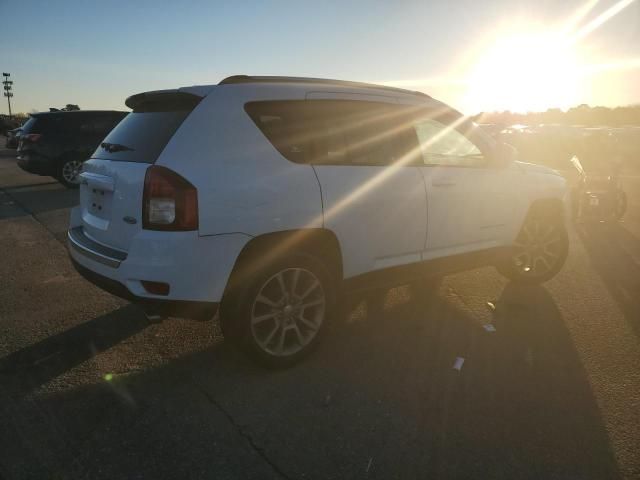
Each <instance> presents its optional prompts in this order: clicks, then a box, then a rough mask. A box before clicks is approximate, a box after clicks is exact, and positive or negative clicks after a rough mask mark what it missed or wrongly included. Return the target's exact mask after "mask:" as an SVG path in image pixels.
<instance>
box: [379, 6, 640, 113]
mask: <svg viewBox="0 0 640 480" xmlns="http://www.w3.org/2000/svg"><path fill="white" fill-rule="evenodd" d="M636 2H638V0H618V1H617V2H603V1H601V0H586V1H585V2H584V3H583V4H582V5H580V7H579V8H578V9H576V10H575V11H574V12H573V14H572V15H570V16H569V17H568V18H567V19H565V20H563V21H560V22H559V23H557V24H555V25H548V24H546V25H540V24H536V23H534V22H533V21H532V20H531V19H526V18H523V17H514V18H510V19H509V21H508V23H507V24H502V25H497V26H496V27H495V29H494V31H493V32H492V34H491V36H490V37H488V38H487V39H485V40H484V41H482V40H476V41H475V42H474V46H473V47H472V48H470V49H468V50H467V51H466V52H465V53H464V56H463V57H462V58H461V60H460V62H459V63H458V64H457V66H455V67H454V68H453V69H452V71H451V73H447V74H441V75H435V76H431V77H427V78H414V79H405V80H399V79H398V80H392V81H387V82H381V83H383V84H385V85H389V86H396V87H404V88H409V89H415V90H423V91H426V92H429V93H433V94H436V96H439V95H438V94H441V96H442V97H443V99H445V100H447V101H450V102H452V103H454V104H455V105H457V106H459V107H460V108H461V109H462V110H463V111H467V112H476V113H477V112H481V111H499V110H510V111H513V112H520V113H525V112H531V111H544V110H547V109H549V108H560V109H563V110H564V109H567V108H570V107H572V106H575V105H578V104H580V103H588V102H589V101H590V100H589V99H590V98H593V97H594V92H595V93H597V94H598V96H599V97H600V98H603V96H607V98H611V97H612V96H613V92H609V93H605V92H603V91H602V90H601V89H602V86H603V85H606V84H607V82H609V83H611V82H614V81H615V79H614V77H612V76H611V75H615V74H616V72H624V71H629V70H632V69H640V58H638V57H635V58H629V59H615V60H613V61H612V60H609V59H604V61H603V59H602V58H600V59H598V58H597V57H598V55H597V54H594V53H595V50H594V49H593V45H592V44H591V42H589V39H588V37H589V36H590V35H591V34H593V33H594V32H595V31H596V30H598V29H600V28H601V27H602V26H603V25H605V24H606V23H607V22H609V21H610V20H612V19H614V17H616V16H617V15H619V14H620V13H621V12H624V11H625V9H627V7H629V6H630V5H632V4H634V3H636ZM607 3H608V5H607ZM607 75H609V77H608V78H606V77H607ZM596 76H599V78H597V79H596V78H594V77H596ZM612 85H613V83H612ZM596 90H597V91H596Z"/></svg>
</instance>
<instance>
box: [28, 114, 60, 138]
mask: <svg viewBox="0 0 640 480" xmlns="http://www.w3.org/2000/svg"><path fill="white" fill-rule="evenodd" d="M59 123H60V119H59V118H58V117H55V116H49V115H44V116H38V117H31V118H29V120H27V122H26V123H25V124H24V125H23V126H22V133H23V134H25V135H27V134H29V133H46V132H51V131H54V130H57V129H58V124H59Z"/></svg>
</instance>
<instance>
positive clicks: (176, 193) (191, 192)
mask: <svg viewBox="0 0 640 480" xmlns="http://www.w3.org/2000/svg"><path fill="white" fill-rule="evenodd" d="M142 228H144V229H147V230H165V231H166V230H169V231H186V230H197V229H198V191H197V189H196V187H194V186H193V185H191V183H189V182H188V181H187V180H185V179H184V178H183V177H181V176H180V175H178V174H177V173H176V172H174V171H173V170H170V169H168V168H166V167H161V166H158V165H153V166H151V167H149V168H148V169H147V173H146V174H145V177H144V193H143V196H142Z"/></svg>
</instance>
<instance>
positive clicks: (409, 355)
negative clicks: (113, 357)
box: [3, 284, 619, 479]
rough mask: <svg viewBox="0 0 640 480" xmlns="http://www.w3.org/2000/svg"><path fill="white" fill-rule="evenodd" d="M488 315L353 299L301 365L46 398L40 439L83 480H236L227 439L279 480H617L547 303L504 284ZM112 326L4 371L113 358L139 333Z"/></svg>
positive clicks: (397, 297)
mask: <svg viewBox="0 0 640 480" xmlns="http://www.w3.org/2000/svg"><path fill="white" fill-rule="evenodd" d="M494 303H495V304H496V310H495V312H494V315H493V318H494V321H493V325H494V327H495V329H496V331H495V332H491V331H487V330H486V329H485V328H483V325H482V323H481V322H480V321H478V319H477V318H474V316H473V315H472V314H470V313H469V312H468V311H466V310H464V309H461V308H459V307H458V306H456V305H455V304H453V303H452V302H451V301H450V299H448V298H445V297H444V296H443V295H424V294H423V293H422V292H418V291H417V289H416V288H413V289H412V288H410V287H403V288H399V289H393V290H390V291H387V292H376V293H375V294H373V295H371V294H367V295H354V296H350V298H349V299H348V301H347V302H346V304H345V305H346V307H345V308H346V312H345V315H344V317H345V318H344V322H342V321H341V322H336V325H335V326H334V327H333V329H332V331H331V332H330V335H328V338H327V339H326V341H325V344H324V345H323V346H322V347H321V348H320V349H319V351H318V352H316V354H315V355H313V356H312V357H310V358H308V359H307V360H306V361H305V362H304V363H302V364H300V365H297V366H295V367H293V368H290V369H288V370H281V371H269V370H264V369H262V368H260V367H256V366H254V365H253V364H251V363H250V362H248V361H247V360H246V359H245V358H244V357H243V356H241V355H240V354H238V353H237V352H235V350H233V349H231V348H230V347H229V346H228V345H226V343H222V345H220V346H216V347H214V348H211V349H209V350H204V351H198V352H192V353H188V354H185V355H184V356H182V357H180V358H178V359H176V360H174V361H171V362H169V363H168V364H165V365H164V366H160V367H156V368H151V369H148V370H146V371H143V372H140V373H134V374H130V375H122V376H116V377H114V378H112V379H110V380H109V381H104V382H101V383H98V384H93V385H84V386H81V387H77V388H71V389H69V390H67V391H63V392H60V393H56V394H54V395H49V396H46V397H42V398H40V399H39V400H38V407H37V409H38V412H39V415H44V416H46V417H47V418H50V417H53V422H54V423H55V424H56V425H58V428H56V429H54V430H50V431H46V429H43V431H42V435H44V436H45V437H43V438H46V436H47V435H48V436H49V437H50V438H51V440H52V441H59V442H61V444H62V445H64V446H65V452H67V453H66V455H70V456H71V457H72V458H74V459H75V464H76V465H78V464H79V465H82V468H83V471H85V472H88V473H87V475H88V477H89V478H108V476H112V477H113V476H115V477H118V476H124V475H131V474H132V472H139V473H140V474H141V475H143V476H144V477H145V478H177V477H180V476H184V475H185V474H186V473H187V472H189V471H190V470H189V469H194V468H195V469H196V470H197V471H200V470H198V469H200V468H205V467H206V468H205V470H204V471H205V472H206V474H207V475H208V476H216V473H220V472H222V470H218V469H221V468H223V464H224V465H227V466H228V465H229V464H230V463H232V464H236V465H237V468H239V470H238V471H237V472H236V474H237V475H239V474H240V473H241V472H242V471H243V470H242V466H243V462H245V461H246V458H245V457H244V455H246V452H244V451H232V452H229V451H226V452H224V454H222V453H221V454H220V455H216V453H215V452H217V451H218V450H219V449H220V448H221V447H220V446H221V445H225V444H228V443H229V442H231V441H232V439H231V438H230V437H229V428H231V429H232V430H233V431H235V432H236V433H237V436H238V437H239V438H240V439H242V440H243V441H244V442H245V443H246V444H247V445H248V446H249V447H250V449H252V450H254V451H255V452H257V453H258V454H259V455H260V456H261V457H263V458H264V459H267V460H268V462H267V463H268V464H270V465H274V466H277V468H278V469H279V471H281V472H285V473H286V476H287V477H288V478H300V477H302V476H305V477H306V478H504V479H515V478H580V479H602V478H607V479H615V478H619V472H618V470H617V466H616V463H615V460H614V456H613V454H612V451H611V447H610V445H609V440H608V437H607V434H606V432H605V429H604V427H603V425H602V420H601V415H600V412H599V410H598V407H597V405H596V402H595V400H594V397H593V394H592V392H591V387H590V384H589V380H588V378H587V375H586V373H585V371H584V369H583V367H582V364H581V362H580V359H579V357H578V355H577V352H576V351H575V349H574V347H573V343H572V340H571V338H570V336H569V334H568V332H567V329H566V327H565V325H564V320H563V318H562V315H561V313H560V311H559V310H558V308H557V307H556V305H555V303H554V301H553V299H552V297H551V296H550V295H549V293H548V292H547V291H546V290H545V289H544V288H542V287H518V286H516V285H513V284H509V285H507V286H506V288H505V289H504V291H503V293H502V295H501V296H500V298H499V299H498V300H496V301H495V302H494ZM121 317H122V316H121ZM114 320H115V321H121V322H123V321H122V320H116V319H115V318H113V319H108V318H106V317H101V319H97V320H96V321H94V322H96V323H95V324H93V325H92V326H90V327H87V330H85V331H83V330H80V332H81V333H74V334H72V335H71V337H69V336H68V335H69V334H67V337H65V336H64V335H63V337H62V338H67V339H69V338H70V339H75V340H74V341H66V340H65V341H62V339H59V340H57V341H50V342H47V341H45V342H42V345H36V346H34V347H33V348H32V349H29V350H28V351H26V352H19V353H18V354H15V355H13V356H12V358H11V362H10V363H11V364H13V365H19V364H21V363H23V360H22V359H28V360H29V362H30V363H31V364H33V363H34V362H33V360H34V359H38V358H44V360H43V363H45V364H49V366H47V367H38V366H36V367H34V368H35V370H33V371H32V373H31V374H30V375H31V377H32V380H31V382H32V383H33V384H38V383H42V381H46V380H47V379H50V378H52V377H53V376H54V375H56V374H59V373H60V372H61V371H63V370H64V368H69V367H71V366H73V365H75V364H77V363H78V362H79V361H82V359H86V358H88V356H90V355H93V354H94V353H95V352H94V350H93V348H94V347H91V346H90V345H91V343H93V344H94V345H97V350H99V349H102V348H108V346H109V345H112V344H114V343H115V342H117V341H119V340H120V339H122V338H124V337H126V336H129V335H130V334H132V333H135V331H137V330H138V329H140V328H144V327H143V325H142V324H139V323H137V320H136V321H134V322H133V324H130V322H131V320H130V319H129V320H127V324H126V325H124V324H122V325H120V326H117V327H116V328H114V327H113V326H112V327H110V328H109V331H111V330H113V331H114V332H118V333H112V334H109V333H105V332H104V330H103V329H102V328H101V327H100V325H106V324H108V323H112V322H113V321H114ZM96 339H98V340H96ZM56 344H57V346H55V347H54V346H53V345H56ZM62 346H65V348H68V347H69V346H70V347H72V348H74V349H77V348H79V349H80V352H79V353H76V354H73V353H70V354H68V355H69V358H68V359H67V361H66V362H63V363H64V364H66V367H64V368H63V364H58V363H57V361H54V360H47V356H48V355H51V354H52V352H55V351H59V349H58V347H62ZM63 355H64V354H63ZM63 358H64V357H63ZM458 358H463V359H464V363H462V366H461V368H460V369H459V370H457V369H454V368H452V367H453V366H454V364H456V359H458ZM6 363H7V362H6V359H5V362H3V365H6ZM458 363H460V362H458ZM216 415H217V417H216ZM215 418H218V420H216V421H217V422H224V423H225V425H226V427H225V426H224V425H221V424H220V423H218V424H216V423H215V422H214V423H212V422H213V419H215ZM220 418H221V419H222V420H220ZM60 425H62V427H60ZM14 428H15V429H16V430H19V429H20V425H14ZM203 446H204V447H203ZM52 448H53V447H52ZM203 448H204V449H205V453H203ZM28 457H29V455H27V454H25V457H24V458H20V459H16V461H21V462H26V461H27V460H26V459H27V458H28ZM29 468H32V469H33V468H36V470H37V466H35V464H33V465H29ZM43 468H46V465H45V466H43ZM203 476H205V475H204V474H203Z"/></svg>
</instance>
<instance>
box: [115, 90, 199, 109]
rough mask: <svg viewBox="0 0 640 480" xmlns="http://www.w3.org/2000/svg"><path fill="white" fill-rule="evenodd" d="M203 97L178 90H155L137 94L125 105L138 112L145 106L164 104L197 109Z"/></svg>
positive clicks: (128, 99)
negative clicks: (182, 105)
mask: <svg viewBox="0 0 640 480" xmlns="http://www.w3.org/2000/svg"><path fill="white" fill-rule="evenodd" d="M200 100H202V97H201V96H199V95H196V94H193V93H188V92H183V91H180V90H178V89H171V90H154V91H151V92H143V93H137V94H135V95H131V96H130V97H129V98H127V99H126V100H125V102H124V104H125V105H126V106H127V107H129V108H130V109H131V110H136V109H139V108H140V107H142V106H143V105H145V104H155V105H158V106H159V105H161V104H163V103H166V104H171V105H177V104H184V105H185V107H191V108H193V107H195V105H197V104H198V103H199V102H200Z"/></svg>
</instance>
